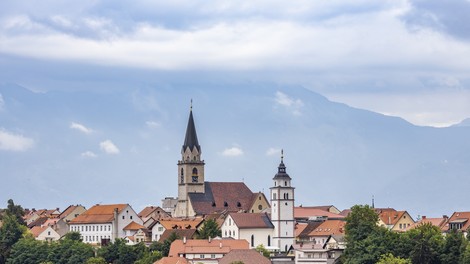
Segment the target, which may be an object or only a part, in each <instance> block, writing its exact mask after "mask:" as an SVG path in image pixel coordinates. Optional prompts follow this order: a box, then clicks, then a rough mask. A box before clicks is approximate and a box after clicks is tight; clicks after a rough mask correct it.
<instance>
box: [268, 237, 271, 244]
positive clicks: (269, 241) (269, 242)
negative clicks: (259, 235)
mask: <svg viewBox="0 0 470 264" xmlns="http://www.w3.org/2000/svg"><path fill="white" fill-rule="evenodd" d="M270 246H271V236H270V235H268V247H270Z"/></svg>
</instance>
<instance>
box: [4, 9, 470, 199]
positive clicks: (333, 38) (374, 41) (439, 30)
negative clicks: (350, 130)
mask: <svg viewBox="0 0 470 264" xmlns="http://www.w3.org/2000/svg"><path fill="white" fill-rule="evenodd" d="M469 12H470V1H468V0H451V1H445V3H443V2H442V1H439V0H430V1H419V0H409V1H405V0H399V1H396V0H385V1H373V0H361V1H357V0H354V1H352V0H351V1H349V0H346V1H344V0H342V1H331V0H330V1H328V0H317V1H293V2H286V1H246V2H236V3H235V2H233V1H224V0H223V1H203V2H198V1H187V0H181V1H179V0H178V1H170V2H169V1H144V0H142V1H86V0H85V1H52V0H51V1H3V2H2V3H1V4H0V84H2V85H3V86H4V87H10V86H11V85H12V84H15V85H20V86H22V87H26V88H27V89H29V90H31V91H34V92H36V93H46V92H47V93H51V92H56V93H57V94H54V96H51V98H49V99H48V100H52V101H51V102H52V103H51V104H52V105H53V107H51V108H52V109H53V110H50V109H49V106H44V105H43V104H42V103H41V101H40V100H39V101H37V100H36V99H34V100H32V101H31V102H30V103H31V104H32V105H28V104H25V105H26V106H27V107H26V106H25V105H23V106H24V107H23V108H22V107H21V104H22V103H21V102H19V103H18V102H15V101H14V100H13V101H12V100H11V98H23V99H24V97H23V95H15V96H17V97H15V96H13V97H8V96H7V95H6V94H5V92H3V94H2V93H0V116H1V120H2V124H0V151H2V154H1V155H2V157H4V158H7V159H8V160H9V161H12V162H17V163H15V164H20V166H25V165H24V164H23V163H21V161H22V160H25V157H24V156H23V155H27V156H28V157H29V158H30V159H31V160H30V162H31V163H30V164H33V165H31V169H30V170H31V171H34V169H33V168H36V173H37V174H38V175H41V177H45V179H44V181H47V180H48V178H47V177H46V176H44V175H46V174H47V173H48V172H47V170H48V169H47V168H48V167H43V165H41V162H43V160H42V159H39V158H37V157H36V158H35V157H34V155H33V154H32V153H36V154H35V155H39V156H41V155H42V156H44V153H38V151H39V150H40V149H41V148H42V147H46V148H47V147H48V146H49V148H50V149H49V151H51V153H54V154H49V155H51V157H54V158H58V157H60V155H57V153H56V152H54V151H53V150H54V149H55V150H57V149H56V147H57V146H58V145H55V144H52V143H51V144H50V145H49V144H47V141H48V140H50V139H48V137H47V136H46V135H48V134H49V135H55V136H57V137H60V136H61V135H65V134H70V133H72V132H75V133H76V135H75V136H77V135H82V136H83V137H84V138H85V139H83V140H85V142H86V141H88V143H89V144H90V146H93V147H87V148H85V147H84V148H83V149H80V150H78V149H79V148H78V147H77V145H74V144H73V143H71V142H73V141H74V140H76V139H72V138H69V139H68V140H65V143H67V144H65V143H64V142H63V143H64V144H65V145H66V146H69V147H70V148H76V153H77V154H76V155H78V156H77V157H78V158H79V159H81V158H90V159H94V160H99V159H101V158H103V156H111V157H116V156H119V157H121V159H122V160H120V162H124V160H125V159H124V158H122V157H123V156H126V153H132V145H133V144H131V139H130V137H125V139H124V137H123V138H122V142H126V143H124V144H127V145H128V148H127V149H126V150H123V147H122V144H123V143H121V144H119V143H117V142H116V139H113V138H112V134H113V133H114V135H115V136H116V138H119V136H117V135H119V134H123V133H124V132H122V131H121V132H120V131H119V129H122V126H118V124H124V123H128V124H129V127H128V128H126V129H127V131H128V132H129V133H130V132H132V133H137V132H139V133H141V134H139V137H141V138H145V137H151V136H152V135H153V136H155V135H154V134H152V133H155V130H157V131H161V130H164V128H167V127H168V125H169V124H171V125H175V127H172V128H171V129H169V130H168V131H171V132H161V133H162V134H159V135H160V136H163V135H165V136H169V137H173V136H174V141H173V142H174V143H176V144H175V145H177V144H181V142H180V141H182V135H184V134H183V133H184V131H181V128H182V127H184V125H185V122H186V121H185V118H186V115H187V113H186V112H185V111H184V109H187V104H188V102H189V100H190V98H195V101H196V102H197V101H203V102H204V100H208V101H213V100H217V98H219V99H220V100H222V99H224V100H227V97H226V96H225V97H224V96H222V95H219V93H218V92H214V90H215V89H219V90H223V89H227V90H230V94H232V95H233V96H234V98H236V99H238V100H244V98H246V96H249V95H250V92H251V91H250V89H253V87H257V86H265V85H266V84H268V85H270V86H272V88H271V90H270V91H269V92H262V93H261V92H259V94H255V93H257V92H253V93H254V94H253V96H254V97H255V98H257V96H258V97H259V98H268V97H269V98H271V99H270V100H271V101H270V102H271V103H272V105H274V106H276V105H277V106H278V107H281V106H282V109H285V110H286V111H287V112H288V113H290V114H293V115H294V116H295V115H296V113H297V115H299V114H301V113H302V108H306V105H308V103H307V102H306V101H305V99H304V100H303V98H301V97H298V98H296V97H295V96H293V95H292V94H290V92H289V91H290V90H289V88H288V87H298V86H302V87H305V88H306V89H309V90H311V91H315V92H317V93H320V94H322V95H324V96H326V97H327V98H329V99H330V100H333V101H337V102H341V103H345V104H348V105H350V106H353V107H357V108H362V109H367V110H371V111H375V112H378V113H382V114H385V115H391V116H398V117H401V118H403V119H405V120H407V121H409V122H411V123H413V124H415V125H419V126H436V127H445V126H449V125H452V124H456V123H459V122H460V121H462V120H463V119H465V118H468V117H470V71H469V69H470V60H468V59H466V58H470V45H469V42H470V33H469V32H470V29H469V26H468V25H470V21H469V20H470V18H469V17H468V15H467V14H468V13H469ZM188 87H191V89H187V88H188ZM194 87H196V88H194ZM202 87H209V88H202ZM286 87H287V88H286ZM4 89H6V88H4ZM236 90H239V91H240V93H237V92H234V91H236ZM162 91H164V92H162ZM263 91H264V90H263ZM278 92H281V94H279V93H278ZM71 93H72V94H73V96H78V97H79V98H80V96H83V98H82V99H83V100H84V101H80V100H78V101H80V102H86V103H84V104H83V106H82V107H78V106H77V107H67V106H64V105H62V104H61V101H63V102H67V103H70V102H72V101H73V100H71V98H70V97H73V96H70V94H71ZM162 94H164V95H162ZM28 96H29V95H28ZM7 97H8V98H7ZM93 97H96V98H99V99H100V100H104V101H98V102H93V103H92V105H93V107H90V109H94V110H96V111H98V110H97V109H113V111H118V110H119V109H120V108H119V105H116V104H119V103H123V104H124V105H125V107H124V108H125V109H128V110H129V111H130V112H131V113H132V114H126V112H125V111H122V112H119V113H120V114H121V116H119V118H118V117H116V116H113V113H115V112H113V111H111V110H109V111H104V114H103V115H98V116H97V115H96V112H93V111H91V110H88V109H87V107H88V103H89V101H90V100H91V99H90V98H93ZM9 98H10V99H9ZM162 98H163V99H162ZM165 98H167V99H169V98H170V99H171V100H178V99H181V100H180V101H178V102H174V103H175V104H176V105H178V106H180V108H176V107H172V108H171V110H170V109H168V108H167V109H165V108H164V105H166V104H165V103H164V102H163V101H164V100H165ZM23 104H24V102H23ZM227 105H231V104H229V103H227ZM168 107H169V106H168ZM260 107H261V104H260ZM264 107H266V106H264ZM28 109H35V111H37V112H44V113H43V115H42V116H41V118H39V117H38V116H34V114H33V113H28ZM41 109H48V110H44V111H42V110H41ZM196 109H197V108H196ZM270 109H271V108H270ZM275 109H278V108H275ZM55 111H58V112H62V113H61V114H62V116H60V118H59V117H57V113H56V112H55ZM201 111H202V113H201V115H200V114H199V113H198V114H197V115H196V119H197V120H199V119H202V120H204V119H206V122H207V123H206V124H205V125H206V126H207V127H208V129H207V131H206V132H210V131H217V129H216V128H215V127H216V125H215V124H212V123H210V122H208V121H209V120H210V118H211V117H210V113H211V107H210V106H201ZM212 111H220V109H219V110H216V109H212ZM241 111H242V112H234V115H235V116H236V115H240V116H241V117H243V118H249V117H251V116H253V115H255V114H254V113H253V112H243V109H242V110H241ZM253 111H255V112H257V111H260V110H259V109H255V110H253ZM273 111H274V110H273ZM274 113H276V112H275V111H274ZM275 117H276V115H275V114H273V115H272V118H275ZM139 118H140V119H141V120H139V121H140V123H139V122H137V121H136V120H138V119H139ZM175 118H177V119H175ZM118 119H119V120H118ZM59 120H60V121H59ZM107 120H110V121H109V123H107V122H106V121H107ZM173 120H174V121H175V123H177V125H176V124H173V122H172V121H173ZM54 122H57V124H55V123H54ZM60 122H63V123H61V125H60V126H59V125H58V123H60ZM202 122H204V121H202ZM105 124H108V127H105ZM266 125H267V124H263V123H262V122H253V124H252V126H250V127H243V128H240V127H237V128H234V129H240V130H261V131H264V130H266V129H269V127H266ZM269 125H272V123H269ZM59 127H60V129H62V130H60V131H62V134H61V133H59V132H60V131H58V130H57V129H58V128H59ZM149 129H150V130H149ZM152 129H154V130H152ZM147 130H148V131H147ZM149 131H153V132H149ZM159 133H160V132H159ZM175 133H181V135H179V137H178V135H174V134H175ZM240 133H242V132H240ZM64 138H68V137H67V136H64ZM90 138H93V140H92V139H90ZM168 140H170V139H168ZM172 140H173V138H172ZM78 142H80V143H77V144H84V142H83V141H78ZM147 143H148V142H147ZM142 144H145V143H142ZM201 144H204V142H201ZM207 144H212V143H208V142H207V141H206V145H207ZM134 145H136V144H134ZM82 146H83V145H82ZM243 146H244V145H243V143H242V142H241V141H239V140H235V139H234V140H232V141H228V142H224V143H223V144H222V143H220V145H218V146H213V147H210V148H209V149H210V150H211V151H213V152H214V154H213V155H214V159H215V158H216V157H219V158H221V157H223V156H224V155H223V153H224V151H225V150H227V151H228V152H227V153H232V154H236V153H238V156H243V155H245V156H247V155H248V152H247V151H246V150H245V152H243ZM134 147H135V146H134ZM174 147H175V148H176V149H177V148H178V147H179V145H177V146H173V145H171V146H170V144H169V145H168V146H167V148H168V151H169V153H170V154H168V155H173V156H171V159H169V160H170V161H171V162H173V163H175V162H176V161H175V159H177V158H178V154H176V155H174V153H173V152H175V151H174V150H173V148H174ZM263 147H264V150H263V152H262V154H263V155H264V157H267V156H269V155H265V154H266V153H267V152H268V150H269V149H271V148H272V149H275V150H276V151H278V150H279V149H280V148H281V147H282V146H280V144H272V145H271V146H267V145H266V146H263ZM237 149H239V150H237ZM260 149H261V147H260ZM171 150H173V152H171ZM67 151H71V150H69V149H68V150H67ZM237 151H238V152H237ZM239 151H242V154H240V153H239ZM134 152H136V150H135V149H134ZM176 152H177V153H178V150H176ZM260 152H261V151H260ZM28 153H30V154H28ZM287 153H289V152H287ZM29 155H31V156H29ZM155 155H156V154H155ZM161 155H163V154H161ZM217 155H219V156H217ZM228 156H230V154H229V155H228ZM233 156H237V155H233ZM270 158H271V159H272V158H273V157H270ZM10 159H11V160H10ZM5 160H6V159H4V162H6V161H5ZM26 160H27V159H26ZM218 161H219V160H218ZM56 162H57V163H58V164H56V165H54V166H53V165H50V166H52V167H54V169H53V170H52V171H55V170H57V167H60V168H62V169H60V171H66V170H67V169H74V170H79V169H78V168H79V167H80V166H78V165H76V164H75V165H70V164H71V163H73V162H72V161H68V162H65V161H64V162H63V163H62V162H59V161H56ZM220 162H222V163H223V162H224V161H223V160H220ZM225 162H227V161H225ZM276 162H277V161H271V163H270V164H271V165H272V164H274V166H275V165H276ZM59 163H60V164H59ZM96 163H97V162H96ZM67 164H68V165H67ZM236 164H238V163H235V164H233V163H230V162H229V163H225V165H226V167H229V166H231V165H236ZM266 164H268V163H266ZM238 165H239V164H238ZM68 166H70V167H68ZM109 166H111V165H109ZM8 167H10V166H8ZM144 167H145V168H147V169H148V168H150V167H148V166H144ZM93 168H96V171H100V172H101V173H106V172H107V170H106V169H109V168H110V167H106V166H103V167H100V166H99V165H98V164H95V165H94V167H93ZM98 168H99V169H98ZM105 168H106V169H105ZM121 169H123V168H121ZM127 169H128V170H129V171H132V169H133V168H130V167H127ZM134 169H135V168H134ZM265 169H266V170H269V169H272V168H269V169H268V168H265ZM12 171H13V169H11V168H10V169H9V170H8V171H7V169H5V172H6V173H5V174H4V175H6V174H8V175H14V173H13V172H12ZM31 171H29V172H23V173H25V174H26V173H32V172H31ZM108 172H109V170H108ZM168 172H171V167H168ZM90 173H91V174H93V172H90ZM96 173H97V172H96ZM2 174H3V173H2ZM124 176H125V175H122V177H124ZM32 186H33V185H32ZM260 186H261V185H260ZM256 187H258V186H256ZM263 188H264V187H263ZM59 192H60V191H59ZM368 195H369V194H368ZM369 196H370V195H369ZM58 197H60V196H58ZM1 198H2V199H3V200H5V198H6V197H3V196H2V197H1ZM71 202H73V201H71ZM96 202H100V201H96ZM26 203H27V204H30V205H31V206H41V205H40V204H37V205H34V204H33V202H31V200H27V202H26ZM44 203H46V202H44ZM136 203H140V204H141V205H142V204H145V201H144V200H142V201H136ZM47 204H51V202H47ZM344 205H345V206H346V205H347V203H344Z"/></svg>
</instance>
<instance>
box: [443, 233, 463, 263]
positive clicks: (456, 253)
mask: <svg viewBox="0 0 470 264" xmlns="http://www.w3.org/2000/svg"><path fill="white" fill-rule="evenodd" d="M466 242H467V241H466V240H465V238H464V236H463V234H462V233H461V232H459V231H458V230H455V229H453V230H451V231H450V232H449V233H448V234H447V235H446V237H445V242H444V245H443V247H442V252H441V255H440V258H441V262H442V263H446V264H459V262H460V260H461V257H462V255H463V253H464V252H465V248H466V245H467V243H466Z"/></svg>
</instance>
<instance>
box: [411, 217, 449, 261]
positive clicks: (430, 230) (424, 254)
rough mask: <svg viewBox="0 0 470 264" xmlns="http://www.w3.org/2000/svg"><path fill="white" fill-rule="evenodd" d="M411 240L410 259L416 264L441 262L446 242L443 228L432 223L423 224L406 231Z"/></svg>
mask: <svg viewBox="0 0 470 264" xmlns="http://www.w3.org/2000/svg"><path fill="white" fill-rule="evenodd" d="M405 235H406V236H408V238H409V240H410V253H409V255H410V259H411V261H412V262H413V263H414V264H434V263H440V259H439V257H440V252H441V248H442V246H443V244H444V238H443V237H442V234H441V230H440V229H439V228H438V227H436V226H433V225H432V224H430V223H426V224H422V225H420V226H418V227H417V228H414V229H411V230H410V231H408V232H406V233H405Z"/></svg>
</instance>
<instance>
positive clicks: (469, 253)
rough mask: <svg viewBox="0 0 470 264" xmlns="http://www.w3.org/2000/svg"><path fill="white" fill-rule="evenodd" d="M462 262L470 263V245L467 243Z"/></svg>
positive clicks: (462, 263) (464, 263)
mask: <svg viewBox="0 0 470 264" xmlns="http://www.w3.org/2000/svg"><path fill="white" fill-rule="evenodd" d="M460 263H461V264H470V245H469V244H467V246H466V247H465V251H464V252H463V253H462V258H461V261H460Z"/></svg>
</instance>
